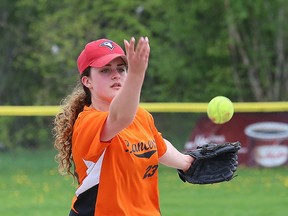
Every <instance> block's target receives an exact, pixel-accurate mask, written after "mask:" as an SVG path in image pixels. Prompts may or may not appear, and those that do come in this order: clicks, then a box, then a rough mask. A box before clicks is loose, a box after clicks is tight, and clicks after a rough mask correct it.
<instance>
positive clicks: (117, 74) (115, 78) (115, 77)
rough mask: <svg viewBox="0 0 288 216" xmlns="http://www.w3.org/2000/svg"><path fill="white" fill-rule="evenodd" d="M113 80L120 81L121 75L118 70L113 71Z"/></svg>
mask: <svg viewBox="0 0 288 216" xmlns="http://www.w3.org/2000/svg"><path fill="white" fill-rule="evenodd" d="M111 78H112V80H118V79H120V74H119V72H118V71H117V70H113V72H112V77H111Z"/></svg>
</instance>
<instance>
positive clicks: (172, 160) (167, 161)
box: [159, 139, 194, 172]
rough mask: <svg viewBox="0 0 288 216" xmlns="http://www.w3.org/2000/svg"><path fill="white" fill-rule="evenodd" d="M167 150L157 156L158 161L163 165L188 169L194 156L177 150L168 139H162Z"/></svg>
mask: <svg viewBox="0 0 288 216" xmlns="http://www.w3.org/2000/svg"><path fill="white" fill-rule="evenodd" d="M164 141H165V143H166V146H167V150H166V152H165V154H164V155H162V156H161V157H160V158H159V162H160V163H161V164H163V165H165V166H169V167H172V168H176V169H180V170H183V171H184V172H185V171H186V170H188V169H189V167H190V166H191V164H192V162H193V161H194V158H193V157H191V156H189V155H185V154H183V153H181V152H179V151H178V150H177V149H176V148H175V147H174V146H173V145H172V144H171V143H170V142H169V141H168V140H166V139H164Z"/></svg>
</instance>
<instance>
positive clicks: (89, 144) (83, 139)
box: [72, 111, 110, 161]
mask: <svg viewBox="0 0 288 216" xmlns="http://www.w3.org/2000/svg"><path fill="white" fill-rule="evenodd" d="M107 116H108V112H89V111H86V112H85V111H84V112H83V113H81V115H80V116H79V117H78V119H77V123H76V124H75V126H74V131H73V140H72V143H73V145H75V146H73V150H74V152H73V154H77V153H79V154H80V155H82V156H84V158H83V159H85V160H88V161H96V160H98V158H99V157H100V156H101V154H102V153H103V151H104V149H105V148H106V147H107V146H108V145H109V144H110V143H107V142H101V140H100V134H101V130H102V127H103V125H104V123H105V121H106V119H107Z"/></svg>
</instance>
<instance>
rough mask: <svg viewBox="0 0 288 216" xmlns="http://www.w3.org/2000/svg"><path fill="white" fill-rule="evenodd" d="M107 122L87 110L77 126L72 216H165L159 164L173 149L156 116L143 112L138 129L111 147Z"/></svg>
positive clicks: (136, 120)
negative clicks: (105, 134)
mask: <svg viewBox="0 0 288 216" xmlns="http://www.w3.org/2000/svg"><path fill="white" fill-rule="evenodd" d="M107 116H108V112H99V111H97V110H95V109H92V108H89V107H85V108H84V110H83V112H81V113H80V114H79V116H78V118H77V120H76V122H75V125H74V131H73V137H72V155H73V160H74V163H75V168H76V170H75V171H76V173H77V175H78V181H79V187H78V189H77V190H76V196H75V197H74V199H73V202H72V210H71V213H70V215H85V216H86V215H87V216H88V215H89V216H93V215H94V216H95V215H97V216H102V215H105V216H109V215H111V216H112V215H113V216H118V215H119V216H120V215H125V216H129V215H133V216H135V215H137V216H144V215H145V216H148V215H149V216H151V215H153V216H157V215H160V205H159V190H158V163H159V160H158V159H159V157H161V156H162V155H163V154H164V153H165V152H166V149H167V148H166V144H165V142H164V140H163V138H162V136H161V134H160V133H159V132H158V131H157V129H156V127H155V125H154V120H153V117H152V115H151V114H149V113H148V112H147V111H145V110H144V109H142V108H138V111H137V114H136V116H135V118H134V121H133V122H132V124H131V125H130V126H129V127H127V128H125V129H124V130H122V131H121V132H119V133H118V134H117V135H116V136H115V137H114V138H113V139H112V140H111V141H110V142H108V143H107V142H101V141H100V133H101V129H102V127H103V125H104V123H105V121H106V118H107ZM76 213H78V214H76Z"/></svg>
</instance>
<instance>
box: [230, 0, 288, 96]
mask: <svg viewBox="0 0 288 216" xmlns="http://www.w3.org/2000/svg"><path fill="white" fill-rule="evenodd" d="M225 8H226V20H227V24H228V30H229V40H230V56H231V59H232V62H231V65H232V66H233V74H234V77H235V78H236V79H235V80H236V81H237V82H236V86H237V87H238V88H239V89H247V90H248V91H246V92H242V93H241V94H240V95H239V97H240V98H242V99H243V100H247V99H248V100H249V99H250V100H256V101H284V100H287V99H288V94H287V92H288V71H287V66H288V63H287V62H288V61H287V60H288V59H287V51H288V46H287V43H286V41H287V39H288V26H287V25H286V19H285V18H286V16H287V12H288V2H287V1H284V0H276V1H262V0H255V1H230V0H225ZM249 95H250V96H249ZM251 96H253V97H251Z"/></svg>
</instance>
